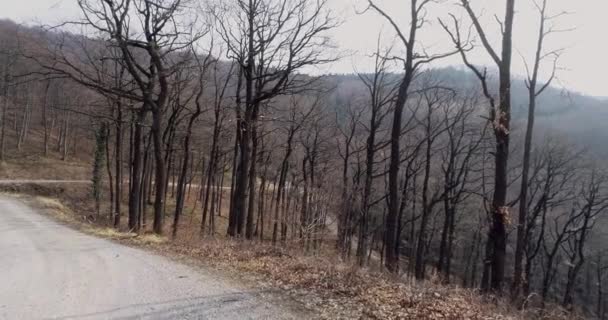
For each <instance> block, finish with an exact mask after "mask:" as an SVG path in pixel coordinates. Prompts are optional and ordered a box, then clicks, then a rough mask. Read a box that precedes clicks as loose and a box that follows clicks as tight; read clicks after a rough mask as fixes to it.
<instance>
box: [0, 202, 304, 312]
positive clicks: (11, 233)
mask: <svg viewBox="0 0 608 320" xmlns="http://www.w3.org/2000/svg"><path fill="white" fill-rule="evenodd" d="M271 296H272V295H268V294H267V293H266V292H261V291H255V290H251V289H243V288H241V287H240V286H239V285H238V284H235V283H232V281H228V280H226V279H221V278H220V277H218V276H217V275H214V273H213V272H212V271H205V270H200V269H199V268H193V267H189V266H185V265H182V264H179V263H176V262H173V261H171V260H169V259H167V258H165V257H162V256H157V255H154V254H152V253H148V252H145V251H142V250H139V249H135V248H130V247H126V246H122V245H119V244H116V243H113V242H111V241H107V240H103V239H98V238H95V237H92V236H88V235H85V234H82V233H80V232H78V231H75V230H72V229H70V228H68V227H66V226H63V225H60V224H58V223H56V222H54V221H52V220H50V219H49V218H47V217H44V216H42V215H39V214H37V213H36V212H34V210H32V209H31V208H29V207H28V206H26V205H25V204H23V203H21V202H19V201H18V200H15V199H12V198H10V197H6V196H0V319H87V320H88V319H125V320H126V319H302V318H306V317H305V316H302V315H299V314H298V313H297V312H296V313H294V312H291V311H289V310H290V309H289V308H287V307H283V306H280V305H282V303H273V302H272V300H273V299H271V298H270V297H271Z"/></svg>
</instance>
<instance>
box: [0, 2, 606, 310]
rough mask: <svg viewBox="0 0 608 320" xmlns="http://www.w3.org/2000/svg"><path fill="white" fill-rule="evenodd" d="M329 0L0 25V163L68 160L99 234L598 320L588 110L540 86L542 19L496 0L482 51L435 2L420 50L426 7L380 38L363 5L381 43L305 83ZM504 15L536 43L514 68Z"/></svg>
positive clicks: (551, 85) (476, 22)
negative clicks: (226, 242) (523, 20)
mask: <svg viewBox="0 0 608 320" xmlns="http://www.w3.org/2000/svg"><path fill="white" fill-rule="evenodd" d="M328 1H329V0H285V1H281V0H229V1H206V2H205V1H193V0H103V1H94V0H79V1H78V5H79V8H80V13H81V17H80V19H79V20H75V21H66V22H65V23H63V24H61V25H57V26H44V25H38V26H25V25H19V24H16V23H14V22H12V21H8V20H4V21H0V108H1V111H0V160H4V159H5V158H6V157H10V154H11V153H14V152H17V151H18V150H21V149H23V148H29V150H32V149H35V150H37V151H36V152H37V153H39V154H41V155H42V156H43V157H45V156H48V154H49V153H50V152H57V153H58V154H60V155H61V158H62V160H67V159H71V158H79V159H86V161H89V162H90V163H91V181H92V187H91V189H92V190H91V192H90V198H91V201H94V203H95V211H96V212H94V213H92V214H93V215H94V216H95V217H96V219H98V220H100V221H104V223H105V224H107V225H109V226H113V227H114V228H116V229H120V230H128V231H131V232H135V233H142V234H143V233H147V232H151V233H155V234H158V235H163V236H166V237H169V238H176V237H179V236H180V232H184V230H185V229H188V230H189V229H191V228H192V226H193V225H195V228H196V230H197V233H198V236H199V237H200V239H201V241H207V240H208V239H211V238H216V237H220V238H222V237H228V238H234V239H239V240H240V241H246V242H251V243H268V244H271V245H273V246H285V247H296V248H300V249H301V250H302V251H303V252H305V253H306V254H310V255H315V254H321V252H323V254H328V253H327V252H330V254H332V255H334V256H336V257H339V258H340V259H342V260H343V261H345V262H348V263H351V264H352V265H354V266H356V267H357V268H361V269H366V268H374V269H381V270H383V271H385V272H387V273H391V274H394V275H397V276H398V277H401V278H407V279H415V280H417V281H425V279H429V278H439V279H440V281H441V282H442V283H444V284H446V285H455V286H462V287H465V288H478V289H479V291H480V292H481V293H482V294H483V295H487V296H499V297H504V298H505V299H508V300H509V301H510V302H511V303H512V304H513V305H515V306H517V307H521V306H524V305H533V306H536V307H538V308H539V310H541V311H540V312H541V314H542V310H543V309H545V308H547V307H548V306H553V305H560V306H561V307H563V308H564V309H565V310H568V311H571V312H580V313H582V314H584V315H587V316H589V317H596V318H599V319H605V318H606V311H607V310H606V309H607V307H608V304H607V302H608V300H607V299H606V295H605V294H604V292H605V291H606V289H605V287H606V286H608V282H607V281H608V261H607V259H606V258H605V255H604V254H605V253H606V250H607V249H608V247H606V245H605V243H606V240H608V238H607V237H606V234H605V230H604V229H603V226H602V225H603V223H604V222H605V221H607V220H606V217H607V216H608V171H607V169H608V168H607V167H606V165H605V164H604V162H603V161H602V158H603V157H604V156H605V155H607V154H608V148H606V145H605V141H606V138H608V130H606V128H605V121H604V120H605V119H608V113H607V110H608V109H606V108H607V107H608V106H607V102H606V101H605V100H603V99H600V98H594V97H590V96H585V95H583V94H579V93H576V92H569V91H567V90H566V89H562V88H559V87H557V86H556V83H555V79H556V77H558V75H559V72H560V68H559V58H560V55H561V53H562V49H558V50H555V49H550V48H551V45H549V44H547V43H546V40H547V39H550V38H551V37H558V36H555V35H554V34H559V33H560V32H562V31H563V30H561V29H560V28H559V19H560V17H561V15H560V14H559V13H557V14H556V12H560V10H559V8H553V7H552V6H551V1H550V0H520V1H515V0H501V2H504V6H505V7H506V10H505V12H504V13H503V14H504V15H503V16H500V17H496V19H497V21H498V23H499V24H500V27H501V31H502V32H501V34H500V41H499V43H498V44H495V43H493V42H492V41H489V40H488V32H490V31H488V30H490V28H489V26H487V25H486V23H485V20H482V19H480V18H479V17H480V14H481V12H482V10H483V2H482V1H470V0H457V1H456V0H455V1H453V2H457V4H458V5H459V8H460V9H461V10H462V14H448V15H446V16H445V17H443V18H441V19H440V20H439V21H437V22H434V23H437V24H440V26H441V28H442V29H443V31H444V32H445V35H446V36H447V38H448V39H450V41H451V43H450V44H449V46H448V47H450V48H452V49H451V50H449V51H445V52H429V51H432V47H431V49H429V48H428V47H426V46H425V45H424V44H425V41H426V42H430V40H428V39H425V38H424V37H422V36H421V35H422V34H423V32H424V29H425V28H427V26H428V23H429V21H427V20H426V19H427V12H428V11H431V10H434V8H435V7H436V6H441V5H443V4H441V3H438V2H436V1H433V0H408V1H403V12H405V13H406V15H407V20H405V21H399V20H398V19H401V16H397V15H395V16H393V15H392V14H391V12H388V11H385V9H384V7H383V6H382V1H379V0H378V1H376V0H369V1H367V9H366V10H365V11H364V12H362V13H361V14H365V15H377V16H379V17H381V18H382V19H383V20H384V21H385V22H386V24H387V26H389V28H385V29H383V30H384V32H386V33H388V34H391V35H394V41H393V45H392V46H391V47H385V46H383V45H381V44H380V41H378V43H377V44H373V45H372V46H374V47H371V48H370V52H369V54H370V55H369V57H370V60H371V61H372V64H373V70H371V71H369V72H355V71H354V70H353V72H352V73H350V74H316V73H314V72H311V70H312V69H314V68H315V67H317V66H323V65H327V64H330V63H332V62H334V61H336V60H338V59H341V57H340V54H338V53H336V52H335V50H332V48H333V44H332V39H331V37H330V36H329V35H330V32H331V30H332V29H334V28H336V27H337V26H338V25H339V24H340V21H339V19H337V18H335V16H334V14H333V13H332V11H331V10H330V8H329V4H328ZM524 1H529V2H531V3H532V2H533V3H534V4H535V8H536V12H535V15H536V16H537V18H536V20H535V22H534V23H535V24H534V25H535V26H536V29H535V30H533V32H534V34H536V37H537V44H536V48H535V54H534V55H533V56H530V57H524V59H525V61H526V70H517V71H515V70H512V69H513V68H512V60H513V59H516V58H519V57H518V56H516V54H517V53H516V52H515V49H514V46H516V45H517V38H516V37H514V36H513V25H514V23H518V22H517V19H518V15H517V9H516V2H517V3H519V2H524ZM531 32H532V31H531ZM494 36H496V35H494ZM386 37H389V36H388V35H386ZM473 50H478V51H481V52H483V53H484V54H487V55H488V56H489V57H490V58H491V61H492V62H493V65H490V66H484V65H483V63H482V62H478V61H475V60H474V56H473V55H472V54H471V52H472V51H473ZM448 57H457V58H458V59H459V61H460V62H461V66H459V67H436V66H435V64H434V63H435V62H436V61H439V60H442V59H446V58H448ZM543 74H550V75H551V76H550V77H544V76H542V75H543ZM522 75H523V76H522ZM33 135H38V136H39V137H40V139H33V138H32V136H33ZM9 136H10V137H14V139H13V138H11V139H9V138H8V137H9ZM32 141H36V142H35V143H34V142H32Z"/></svg>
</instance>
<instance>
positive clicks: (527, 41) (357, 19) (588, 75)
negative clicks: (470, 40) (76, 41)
mask: <svg viewBox="0 0 608 320" xmlns="http://www.w3.org/2000/svg"><path fill="white" fill-rule="evenodd" d="M475 1H476V2H478V3H477V4H476V5H475V7H476V8H479V10H480V13H481V14H482V19H485V20H486V22H488V24H490V23H492V24H493V25H494V26H495V27H496V30H495V31H496V32H493V33H494V34H498V30H499V25H498V23H497V22H496V21H495V20H494V19H495V18H494V17H495V16H501V13H502V10H504V8H502V3H501V2H497V1H487V0H475ZM328 2H329V4H330V5H331V6H332V7H333V8H334V10H335V11H334V12H338V13H339V14H340V15H341V17H339V18H341V19H342V20H343V21H344V23H343V24H342V25H341V26H340V27H339V28H337V29H336V30H335V31H333V36H334V41H335V42H336V43H337V44H338V46H339V48H340V50H341V51H342V52H344V53H345V57H344V58H343V59H341V60H340V61H339V62H337V63H334V64H332V65H331V66H326V67H324V69H323V70H320V72H337V73H351V72H353V66H354V65H357V71H365V70H362V67H361V66H368V69H369V70H370V71H371V70H372V69H373V61H371V60H370V59H369V54H370V53H371V52H373V51H374V48H375V46H376V40H377V39H378V34H379V33H380V32H382V33H383V37H382V38H383V39H384V40H385V41H386V42H389V41H391V40H393V39H394V38H393V36H392V35H391V34H390V30H391V28H388V27H387V26H386V25H385V24H386V23H385V21H384V20H383V19H382V18H381V17H379V16H378V15H373V14H365V15H360V14H357V12H361V11H363V10H364V9H365V4H366V1H363V0H329V1H328ZM399 2H400V1H399V0H381V1H379V3H381V4H382V6H383V7H384V8H387V10H389V11H391V12H394V13H395V14H396V15H397V16H399V12H402V15H403V19H400V21H407V19H406V18H407V17H406V14H407V13H406V11H407V10H402V9H400V5H399ZM454 3H455V2H454V1H451V0H445V1H442V2H440V3H439V4H436V5H435V6H438V8H433V10H429V17H428V20H429V23H431V24H432V26H431V27H429V28H427V29H426V31H425V32H424V34H422V35H421V39H424V43H425V45H427V46H428V45H431V46H434V48H436V49H437V50H439V51H445V50H441V49H445V48H449V45H450V42H449V41H448V39H447V38H446V35H445V34H444V31H443V30H442V29H441V27H440V26H439V24H438V23H437V22H436V21H437V18H439V17H443V16H447V14H448V12H455V13H456V14H457V15H460V14H461V12H460V11H459V10H460V8H458V7H457V6H455V5H454ZM551 8H553V14H559V13H561V12H569V13H570V14H569V15H567V16H565V17H564V18H563V19H560V25H559V28H564V29H570V28H574V30H573V31H571V32H567V33H560V34H557V35H555V36H554V37H553V38H552V39H548V41H547V46H548V47H554V48H567V50H566V52H565V53H564V55H563V56H562V57H561V58H560V67H562V68H564V70H561V71H560V73H559V76H558V81H557V82H556V85H561V86H563V87H566V88H568V89H572V90H576V91H580V92H583V93H587V94H591V95H596V96H608V86H606V84H605V79H604V75H605V74H608V63H607V62H606V59H605V54H606V52H608V42H606V41H601V40H600V41H598V40H599V36H600V35H602V34H603V32H604V31H605V30H608V20H606V19H605V17H604V15H605V12H606V11H608V1H605V0H585V1H572V0H552V4H551ZM518 10H519V11H518V12H517V17H516V25H515V39H514V43H515V45H516V48H515V50H516V51H517V52H519V53H521V54H522V55H528V56H529V54H530V53H531V52H533V50H534V47H535V36H536V35H535V33H534V32H529V30H536V24H537V23H538V21H537V19H536V17H535V12H536V11H535V10H534V7H533V2H532V1H521V2H520V3H519V4H518ZM78 13H79V10H78V8H77V5H76V0H21V1H7V3H6V4H4V6H3V10H2V11H0V18H4V19H11V20H14V21H16V22H19V23H28V24H35V23H44V24H54V23H57V22H59V21H61V20H63V19H66V18H72V17H74V16H76V15H77V14H78ZM431 14H432V15H434V16H432V17H431V16H430V15H431ZM497 38H498V37H496V36H493V37H491V39H490V40H491V41H496V40H497ZM474 54H475V55H478V56H476V57H475V61H483V59H486V61H487V63H488V64H490V60H489V57H487V56H486V55H485V54H484V52H483V51H481V50H479V51H478V52H475V53H474ZM459 64H460V61H459V60H458V58H457V57H454V58H452V59H446V60H443V61H441V65H459ZM513 69H514V70H513V71H514V73H515V74H516V75H520V76H523V75H525V67H524V64H523V62H522V61H521V59H514V66H513ZM546 69H550V68H546ZM549 76H550V74H545V75H541V78H547V77H549Z"/></svg>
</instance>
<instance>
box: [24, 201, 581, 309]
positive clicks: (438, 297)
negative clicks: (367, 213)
mask: <svg viewBox="0 0 608 320" xmlns="http://www.w3.org/2000/svg"><path fill="white" fill-rule="evenodd" d="M33 204H34V205H36V206H37V207H38V208H42V209H44V210H45V211H46V212H47V213H49V214H51V215H52V216H54V217H55V218H57V219H59V220H61V221H63V222H65V223H68V224H71V225H73V226H76V227H78V228H79V229H80V230H82V231H84V232H87V233H90V234H94V235H97V236H101V237H105V238H110V239H113V240H116V241H120V242H122V243H126V244H129V245H134V246H138V247H143V248H146V249H151V250H154V251H157V252H160V253H164V254H167V255H170V256H175V255H177V256H179V257H184V258H188V259H194V260H196V261H198V262H200V263H203V264H205V265H207V266H211V267H214V268H216V269H220V270H223V271H226V272H229V273H231V274H234V275H235V276H238V277H242V278H246V279H248V280H253V281H255V283H256V284H257V285H259V286H263V287H266V288H268V289H279V290H280V291H281V292H282V293H287V294H289V295H290V296H291V297H292V298H293V299H295V300H296V301H298V302H300V303H301V304H303V305H305V306H306V307H307V308H308V309H310V310H314V311H315V312H316V313H317V314H318V315H319V317H320V318H322V319H429V320H430V319H471V320H473V319H475V320H482V319H483V320H485V319H488V320H489V319H496V320H503V319H504V320H507V319H572V317H571V316H566V315H564V314H561V313H560V312H559V311H558V310H557V309H555V311H553V312H555V314H545V315H544V316H542V317H539V316H537V315H535V314H533V312H532V311H531V310H525V311H518V310H514V309H513V308H510V307H508V305H507V304H506V303H501V302H496V301H494V302H490V301H484V300H483V298H482V297H481V296H480V295H478V294H477V293H476V292H475V291H472V290H467V289H462V288H456V287H446V286H441V285H438V284H434V283H432V282H425V283H423V284H421V283H415V282H408V281H404V280H403V279H395V278H394V277H392V276H390V275H388V274H385V273H382V272H374V271H370V270H360V269H357V268H354V267H352V266H351V265H349V264H346V263H342V262H340V261H338V260H337V259H333V258H328V257H330V256H331V255H317V256H310V255H304V254H303V253H302V252H301V250H300V252H298V251H296V250H289V249H286V248H282V247H277V246H272V245H269V244H262V243H251V242H244V241H238V240H225V239H218V238H206V239H203V240H201V239H193V237H188V239H183V238H182V239H179V240H178V241H169V240H168V239H167V238H165V237H159V236H156V235H151V234H144V235H137V234H134V233H123V232H118V231H116V230H115V229H112V228H107V227H102V226H99V225H97V224H95V223H93V222H91V221H86V219H82V218H78V217H82V215H78V214H76V213H74V211H72V210H71V209H70V208H66V207H65V206H64V205H62V203H61V202H59V201H58V200H56V199H51V198H45V197H34V199H33Z"/></svg>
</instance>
